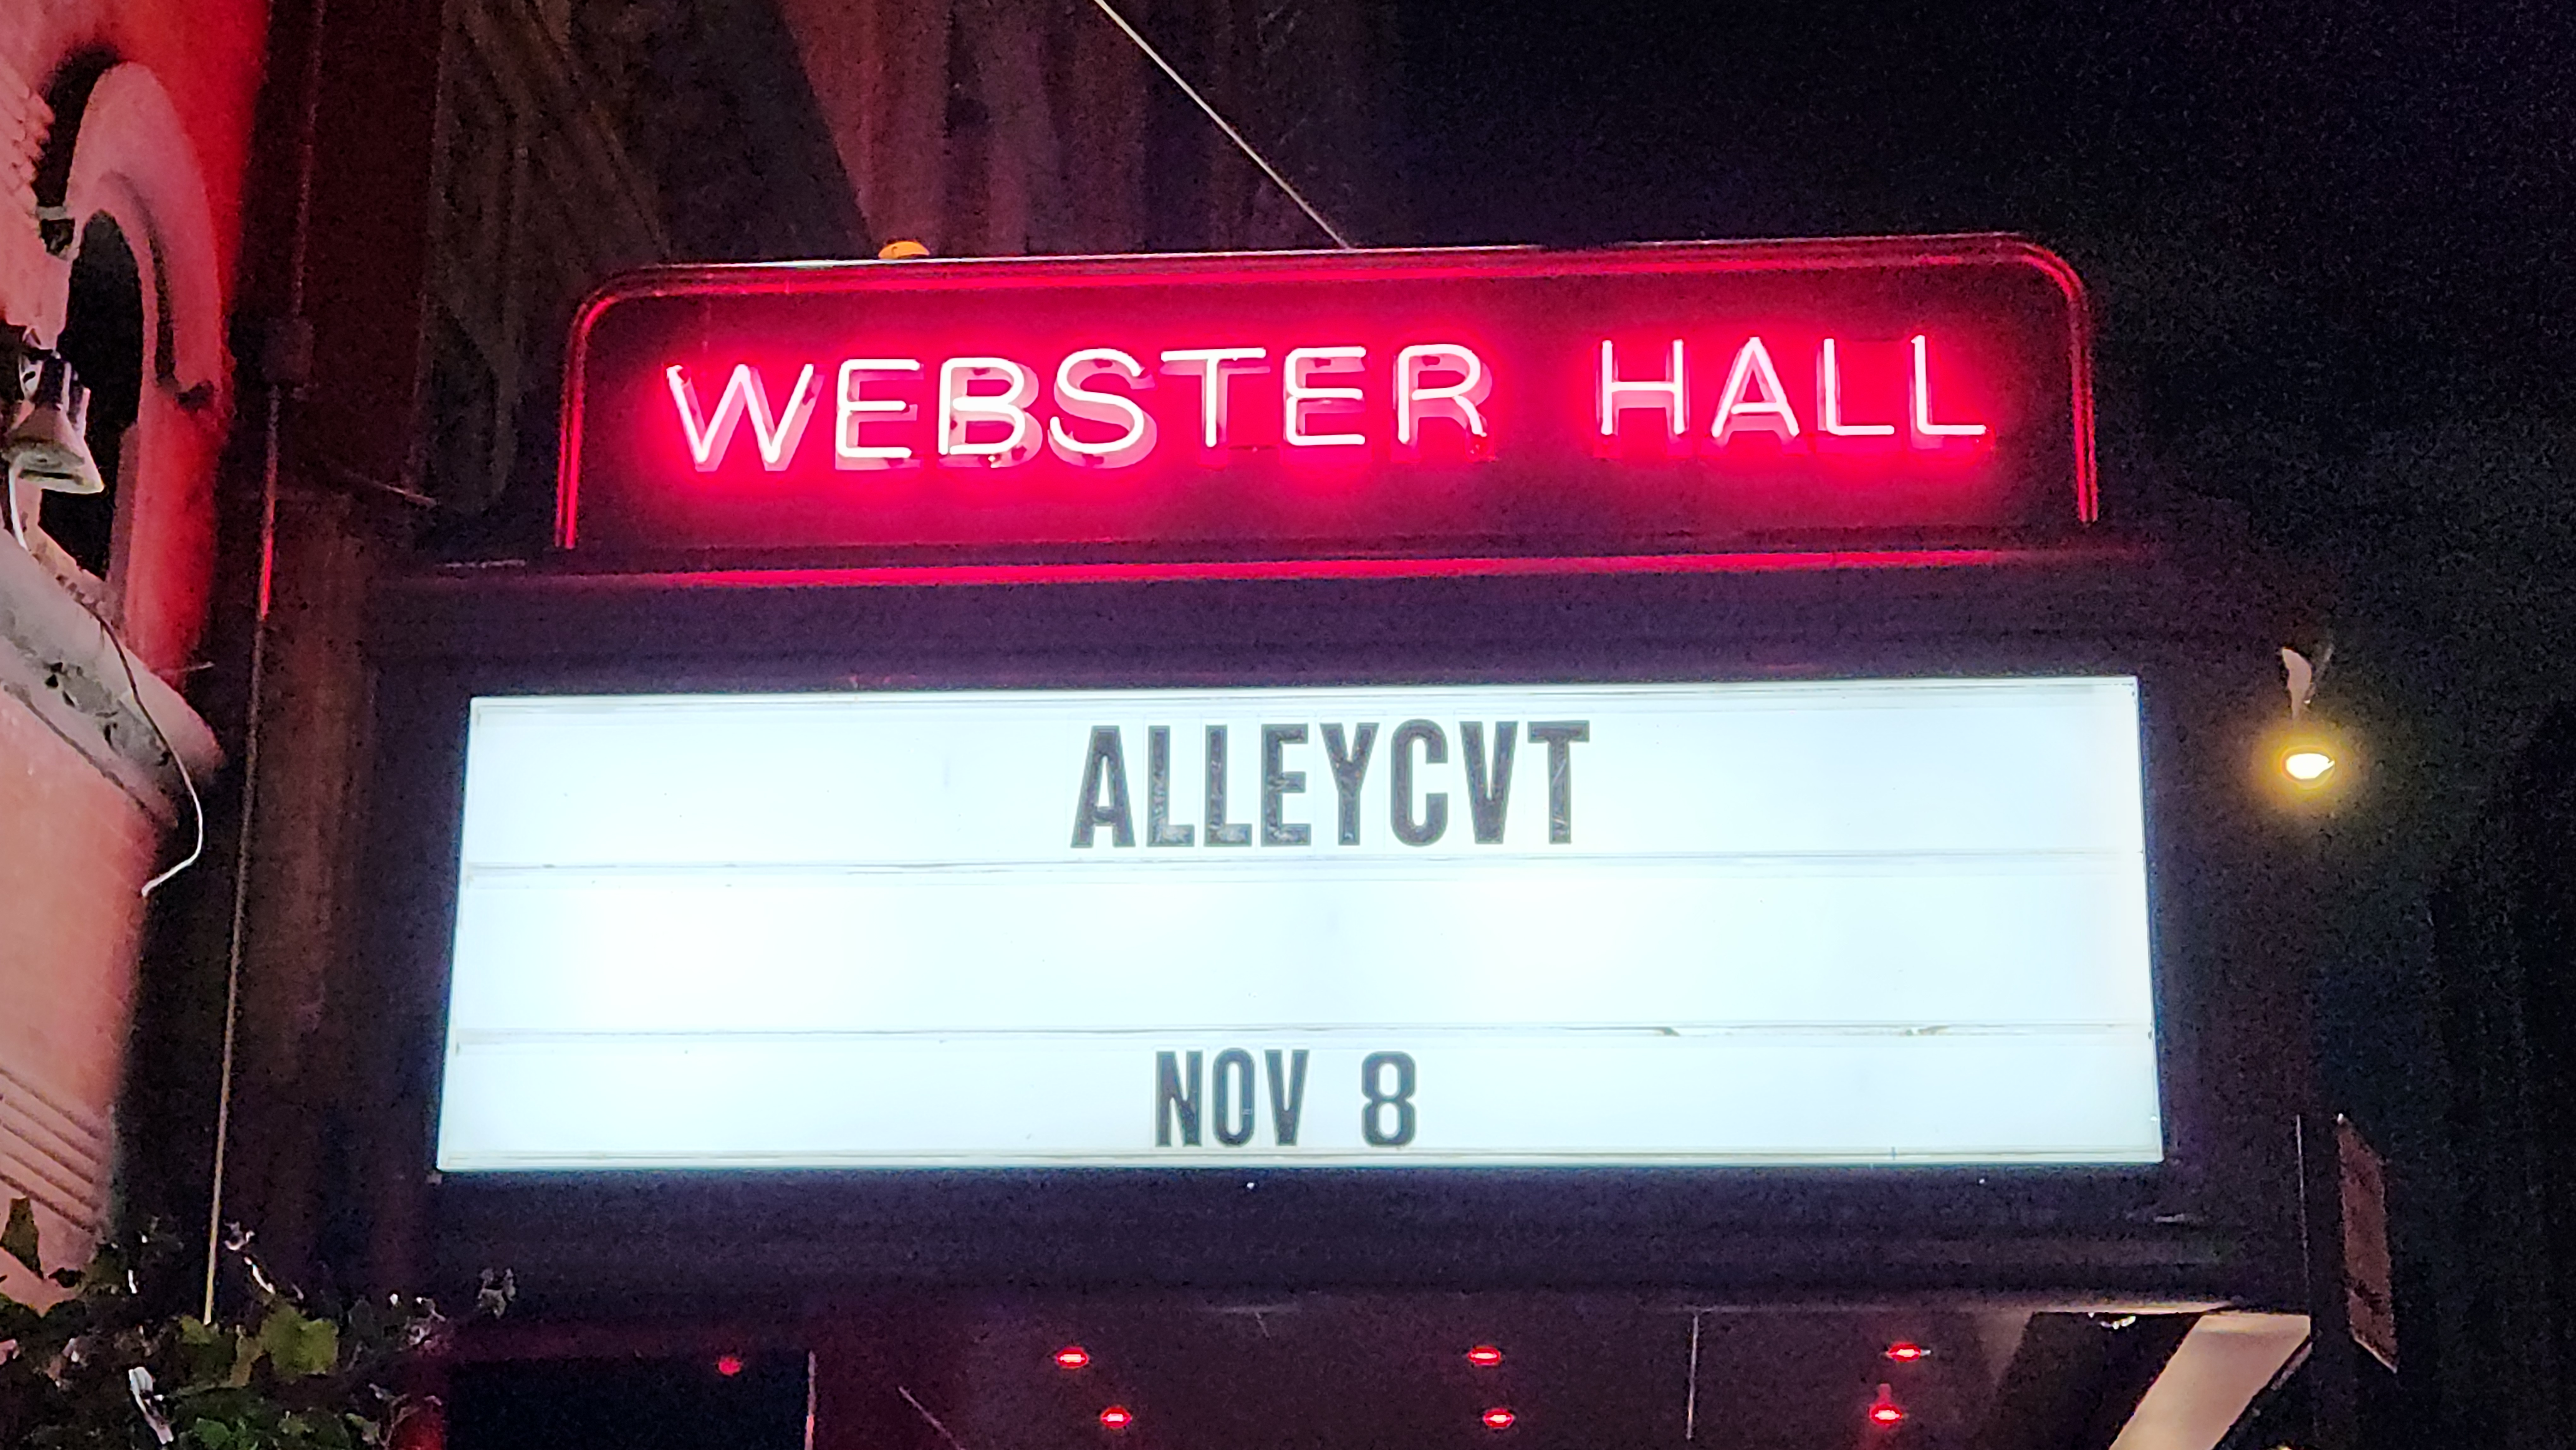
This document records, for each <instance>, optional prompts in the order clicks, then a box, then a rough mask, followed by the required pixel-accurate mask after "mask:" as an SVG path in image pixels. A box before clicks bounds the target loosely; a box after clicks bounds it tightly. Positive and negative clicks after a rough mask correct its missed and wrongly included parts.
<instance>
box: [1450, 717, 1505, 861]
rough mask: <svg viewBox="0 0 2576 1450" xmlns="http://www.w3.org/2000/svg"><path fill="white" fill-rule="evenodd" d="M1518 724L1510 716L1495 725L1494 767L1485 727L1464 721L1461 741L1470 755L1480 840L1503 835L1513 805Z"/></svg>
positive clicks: (1471, 802)
mask: <svg viewBox="0 0 2576 1450" xmlns="http://www.w3.org/2000/svg"><path fill="white" fill-rule="evenodd" d="M1517 728H1518V727H1517V726H1515V725H1514V724H1513V722H1511V721H1509V720H1505V721H1503V722H1502V723H1501V724H1499V725H1496V726H1495V727H1494V756H1493V768H1492V769H1491V770H1490V771H1489V770H1487V769H1486V765H1485V727H1484V726H1482V725H1480V724H1478V723H1476V722H1475V721H1473V720H1467V721H1462V722H1460V724H1459V726H1458V743H1459V744H1460V745H1461V746H1462V747H1464V749H1465V752H1466V756H1467V810H1468V812H1469V814H1471V815H1473V816H1474V817H1475V818H1476V844H1477V845H1479V846H1491V845H1494V844H1496V843H1498V842H1500V841H1501V840H1502V839H1503V818H1504V816H1505V815H1506V814H1508V813H1509V812H1510V810H1511V808H1512V743H1513V735H1514V732H1515V731H1516V729H1517ZM1489 786H1490V787H1491V788H1490V789H1488V787H1489Z"/></svg>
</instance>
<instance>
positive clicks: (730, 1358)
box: [716, 1354, 742, 1379]
mask: <svg viewBox="0 0 2576 1450" xmlns="http://www.w3.org/2000/svg"><path fill="white" fill-rule="evenodd" d="M716 1373H718V1374H720V1375H723V1376H724V1377H725V1378H726V1379H732V1378H733V1377H734V1376H735V1375H738V1374H740V1373H742V1356H741V1355H738V1354H720V1355H717V1356H716Z"/></svg>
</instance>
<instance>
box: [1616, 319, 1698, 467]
mask: <svg viewBox="0 0 2576 1450" xmlns="http://www.w3.org/2000/svg"><path fill="white" fill-rule="evenodd" d="M1597 393H1598V397H1599V401H1600V414H1601V436H1602V438H1603V439H1604V440H1613V439H1616V438H1617V437H1618V436H1619V415H1620V414H1621V413H1623V412H1626V411H1627V410H1629V409H1631V408H1660V409H1662V410H1663V414H1664V425H1665V433H1666V440H1665V441H1666V445H1667V446H1668V447H1677V446H1678V445H1679V444H1680V442H1681V437H1682V430H1683V429H1684V428H1685V427H1687V426H1688V425H1687V424H1686V423H1685V422H1684V421H1683V414H1684V413H1686V412H1687V411H1689V408H1690V390H1689V386H1688V382H1687V378H1686V375H1685V374H1684V373H1683V371H1682V343H1681V339H1680V338H1675V339H1673V355H1672V365H1671V371H1670V374H1669V375H1668V376H1666V377H1662V378H1623V377H1621V376H1619V365H1618V362H1617V360H1616V359H1615V358H1614V357H1613V356H1612V353H1611V347H1610V340H1609V339H1608V338H1606V337H1605V338H1603V339H1602V340H1601V385H1600V387H1599V389H1598V390H1597Z"/></svg>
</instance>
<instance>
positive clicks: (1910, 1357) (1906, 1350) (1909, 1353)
mask: <svg viewBox="0 0 2576 1450" xmlns="http://www.w3.org/2000/svg"><path fill="white" fill-rule="evenodd" d="M1887 1357H1888V1358H1889V1359H1892V1360H1894V1361H1896V1362H1897V1363H1898V1364H1912V1363H1914V1362H1915V1361H1916V1360H1922V1359H1930V1358H1931V1357H1932V1351H1931V1350H1929V1349H1926V1348H1924V1347H1923V1346H1922V1345H1919V1344H1916V1343H1914V1342H1913V1341H1911V1340H1903V1339H1900V1340H1898V1341H1897V1342H1896V1343H1894V1344H1891V1345H1889V1346H1888V1347H1887Z"/></svg>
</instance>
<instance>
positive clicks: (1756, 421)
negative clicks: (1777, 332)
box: [1708, 337, 1798, 448]
mask: <svg viewBox="0 0 2576 1450" xmlns="http://www.w3.org/2000/svg"><path fill="white" fill-rule="evenodd" d="M1748 389H1749V390H1751V392H1750V395H1748ZM1748 429H1752V430H1759V431H1761V432H1765V433H1770V434H1773V435H1775V436H1777V437H1778V438H1779V440H1780V441H1781V442H1782V443H1787V442H1789V441H1791V440H1792V439H1795V438H1796V437H1797V436H1798V415H1797V414H1795V413H1793V412H1791V411H1789V390H1788V389H1786V388H1784V387H1781V386H1780V370H1779V369H1778V368H1775V367H1773V366H1771V350H1770V349H1769V348H1766V347H1764V346H1763V345H1762V339H1760V338H1758V337H1748V338H1746V339H1745V340H1744V346H1742V347H1740V348H1737V349H1736V350H1735V363H1734V365H1733V366H1731V367H1729V368H1728V369H1727V370H1726V387H1725V389H1724V390H1723V391H1722V392H1720V393H1719V394H1718V395H1717V421H1715V422H1714V423H1711V424H1710V425H1709V429H1708V434H1709V436H1710V437H1711V438H1714V439H1716V440H1717V443H1718V446H1719V447H1721V448H1723V447H1725V446H1726V441H1727V440H1728V439H1730V438H1732V437H1734V436H1735V435H1736V434H1737V433H1739V432H1742V431H1745V430H1748Z"/></svg>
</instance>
